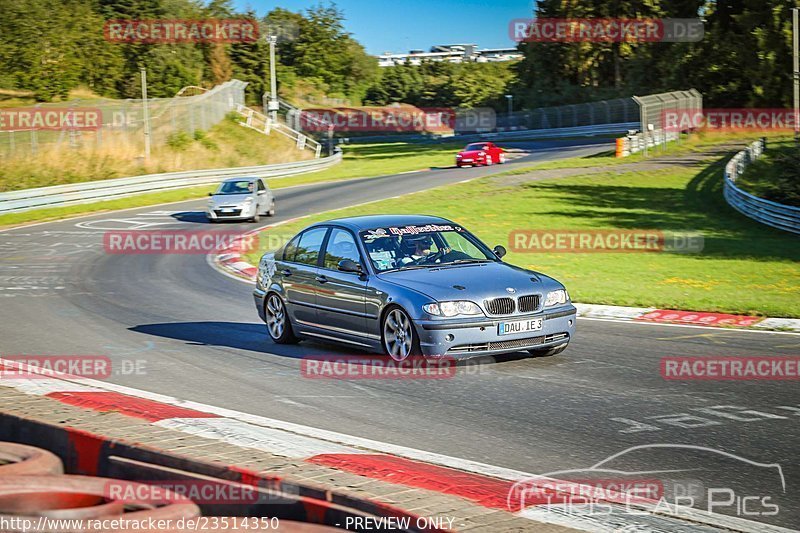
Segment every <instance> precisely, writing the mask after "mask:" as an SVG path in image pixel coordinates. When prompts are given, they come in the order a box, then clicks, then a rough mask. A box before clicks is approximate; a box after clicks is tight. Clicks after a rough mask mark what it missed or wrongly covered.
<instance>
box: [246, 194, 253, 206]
mask: <svg viewBox="0 0 800 533" xmlns="http://www.w3.org/2000/svg"><path fill="white" fill-rule="evenodd" d="M252 203H253V197H252V196H251V197H249V198H248V199H246V200H245V201H244V205H250V204H252Z"/></svg>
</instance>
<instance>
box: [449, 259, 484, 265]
mask: <svg viewBox="0 0 800 533" xmlns="http://www.w3.org/2000/svg"><path fill="white" fill-rule="evenodd" d="M466 263H493V261H492V260H491V259H456V260H455V261H448V262H447V263H440V266H441V265H463V264H466Z"/></svg>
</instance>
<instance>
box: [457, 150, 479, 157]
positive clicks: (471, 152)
mask: <svg viewBox="0 0 800 533" xmlns="http://www.w3.org/2000/svg"><path fill="white" fill-rule="evenodd" d="M480 152H483V153H486V150H469V151H464V152H458V155H460V156H461V157H478V154H479V153H480Z"/></svg>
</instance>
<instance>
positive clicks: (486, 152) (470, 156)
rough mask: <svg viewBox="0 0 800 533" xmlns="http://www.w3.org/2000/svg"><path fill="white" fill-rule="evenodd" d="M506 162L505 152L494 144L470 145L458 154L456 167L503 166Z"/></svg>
mask: <svg viewBox="0 0 800 533" xmlns="http://www.w3.org/2000/svg"><path fill="white" fill-rule="evenodd" d="M505 162H506V154H505V150H503V149H502V148H500V147H499V146H497V145H496V144H494V143H490V142H478V143H470V144H468V145H467V147H466V148H464V149H463V150H461V151H460V152H458V153H457V154H456V166H457V167H459V168H461V167H463V166H464V165H470V166H477V165H494V164H498V165H502V164H503V163H505Z"/></svg>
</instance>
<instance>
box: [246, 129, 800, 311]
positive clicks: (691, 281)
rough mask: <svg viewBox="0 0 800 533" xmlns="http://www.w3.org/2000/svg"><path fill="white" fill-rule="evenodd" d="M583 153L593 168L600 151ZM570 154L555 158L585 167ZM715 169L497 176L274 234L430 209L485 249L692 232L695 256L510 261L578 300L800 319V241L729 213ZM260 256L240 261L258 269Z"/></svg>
mask: <svg viewBox="0 0 800 533" xmlns="http://www.w3.org/2000/svg"><path fill="white" fill-rule="evenodd" d="M719 142H724V141H719ZM587 159H594V163H593V164H592V165H589V166H595V164H596V162H597V160H598V159H600V158H587ZM571 161H572V163H570V162H569V161H562V162H559V164H560V165H569V164H574V165H575V168H580V167H581V165H583V164H584V163H585V160H583V159H576V160H571ZM629 162H630V160H629ZM545 166H546V165H541V166H538V167H534V168H533V169H532V170H531V171H530V172H535V170H536V169H541V168H543V167H545ZM723 168H724V161H720V160H709V161H707V162H706V163H704V164H702V165H699V166H698V165H693V166H680V165H676V166H674V167H671V168H668V169H663V170H650V171H635V170H634V171H625V172H621V173H619V172H618V171H613V172H612V171H609V172H603V173H596V174H591V175H583V176H581V175H576V176H574V177H568V178H561V179H558V180H542V181H527V182H523V183H519V179H517V178H518V176H516V177H515V180H504V177H503V176H494V177H491V178H484V179H480V180H475V181H472V182H469V183H464V184H457V185H450V186H445V187H440V188H437V189H433V190H429V191H425V192H422V193H415V194H409V195H406V196H404V197H402V198H399V199H393V200H384V201H380V202H374V203H371V204H367V205H363V206H358V207H354V208H349V209H341V210H337V211H331V212H328V213H322V214H318V215H314V216H311V217H308V218H305V219H302V220H299V221H296V222H294V223H290V224H286V225H283V226H281V227H280V228H276V230H274V231H275V232H278V230H280V231H279V232H280V234H281V235H291V234H293V233H295V232H296V231H297V230H299V229H301V228H302V227H303V226H306V225H308V224H310V223H312V222H316V221H319V220H325V219H328V218H334V217H338V216H352V215H362V214H383V213H427V214H435V215H440V216H444V217H447V218H451V219H453V220H456V221H458V222H459V223H461V224H464V226H466V227H467V228H470V229H471V230H472V231H473V232H475V233H476V235H478V236H479V237H480V238H481V239H482V240H483V241H485V242H486V243H487V244H489V245H490V246H491V245H494V244H498V243H499V244H503V245H506V246H509V244H510V243H509V234H510V233H511V232H512V231H513V230H520V229H550V230H559V229H564V230H570V229H571V230H631V229H650V230H660V231H664V232H699V233H701V234H702V235H703V236H704V239H705V247H704V249H703V251H702V252H701V253H697V254H672V253H583V254H582V253H563V254H553V253H515V252H511V253H509V255H508V256H507V257H506V261H508V262H509V263H512V264H516V265H520V266H523V267H525V268H531V269H534V270H540V271H543V272H545V273H547V274H549V275H552V276H554V277H556V278H557V279H559V280H561V281H562V282H564V283H565V284H566V285H567V287H568V288H569V290H570V294H571V295H572V297H573V298H574V299H575V301H579V302H584V303H601V304H613V305H631V306H643V307H650V306H652V307H661V308H673V309H685V310H693V311H711V312H726V313H736V314H756V315H766V316H783V317H800V263H798V261H800V246H798V239H797V237H796V236H793V235H790V234H787V233H784V232H781V231H778V230H774V229H771V228H768V227H765V226H762V225H760V224H758V223H757V222H754V221H752V220H750V219H748V218H747V217H744V216H742V215H740V214H739V213H737V212H736V211H734V210H733V209H731V208H730V207H729V206H728V205H727V204H726V203H725V200H724V199H723V197H722V172H723ZM514 173H515V174H517V175H518V174H519V171H515V172H514ZM531 176H535V174H531ZM504 181H506V182H507V183H504ZM512 182H513V184H510V183H512ZM465 206H474V208H470V209H465ZM273 241H275V239H267V238H262V239H261V242H262V243H264V244H266V243H272V242H273ZM509 248H510V246H509ZM259 255H260V252H254V253H252V254H250V255H249V257H248V260H249V261H250V262H251V263H253V264H257V261H258V257H259Z"/></svg>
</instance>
